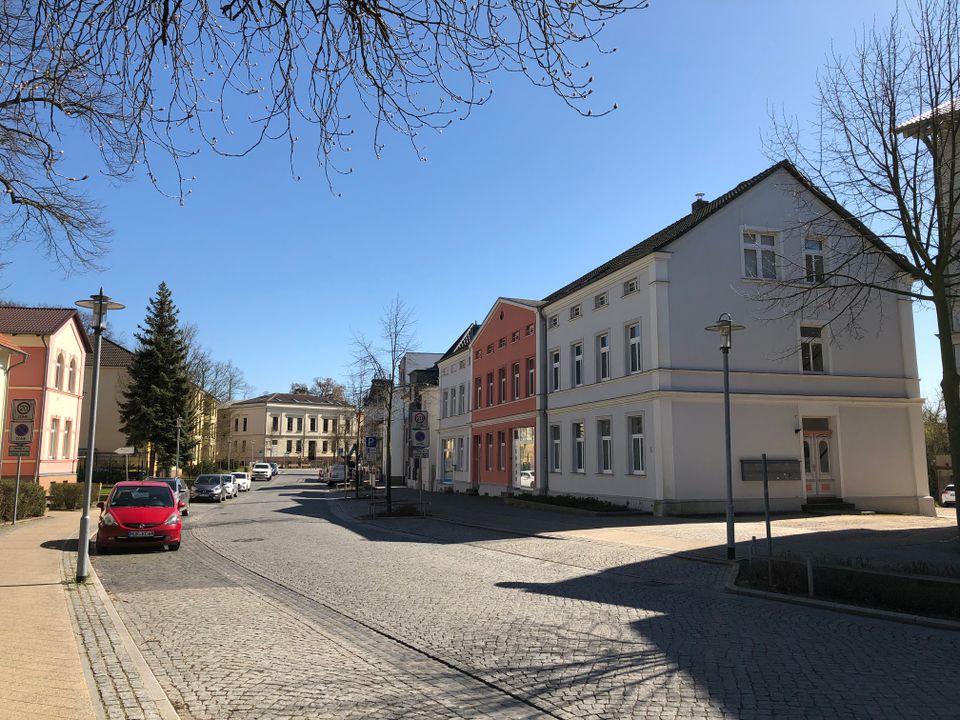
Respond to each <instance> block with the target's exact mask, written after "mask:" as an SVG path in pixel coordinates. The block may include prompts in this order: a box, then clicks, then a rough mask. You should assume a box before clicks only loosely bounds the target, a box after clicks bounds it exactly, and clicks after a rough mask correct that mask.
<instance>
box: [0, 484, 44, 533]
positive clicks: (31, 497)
mask: <svg viewBox="0 0 960 720" xmlns="http://www.w3.org/2000/svg"><path fill="white" fill-rule="evenodd" d="M16 485H17V484H16V481H15V480H0V520H3V521H7V522H9V521H10V520H13V504H14V503H13V501H14V495H15V494H16ZM46 510H47V494H46V493H45V492H44V491H43V488H42V487H40V485H38V484H37V483H35V482H33V481H32V480H22V479H21V480H20V502H19V504H18V507H17V518H18V519H19V518H28V517H40V516H41V515H43V514H44V513H45V512H46Z"/></svg>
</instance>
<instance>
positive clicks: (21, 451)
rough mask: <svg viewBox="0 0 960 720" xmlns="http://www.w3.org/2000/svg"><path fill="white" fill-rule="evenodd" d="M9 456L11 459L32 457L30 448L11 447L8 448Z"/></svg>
mask: <svg viewBox="0 0 960 720" xmlns="http://www.w3.org/2000/svg"><path fill="white" fill-rule="evenodd" d="M7 455H9V456H10V457H30V446H29V445H11V446H10V447H8V448H7Z"/></svg>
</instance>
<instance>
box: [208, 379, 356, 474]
mask: <svg viewBox="0 0 960 720" xmlns="http://www.w3.org/2000/svg"><path fill="white" fill-rule="evenodd" d="M218 427H219V432H218V436H219V437H218V440H219V442H218V449H217V455H218V458H219V459H220V460H230V461H231V462H241V463H254V462H261V461H263V462H273V463H277V464H278V465H280V466H282V467H286V466H288V465H304V464H309V465H319V464H325V463H327V462H330V461H332V460H333V459H334V458H335V457H338V456H339V455H340V454H341V452H349V451H350V450H351V449H352V448H353V446H354V444H355V443H356V441H357V426H356V420H355V416H354V410H353V408H352V407H351V406H350V405H349V404H348V403H345V402H342V401H339V400H333V399H331V398H325V397H319V396H317V395H308V394H300V393H296V394H292V393H271V394H269V395H261V396H259V397H255V398H250V399H249V400H238V401H235V402H232V403H225V404H224V405H222V406H221V408H220V412H219V418H218Z"/></svg>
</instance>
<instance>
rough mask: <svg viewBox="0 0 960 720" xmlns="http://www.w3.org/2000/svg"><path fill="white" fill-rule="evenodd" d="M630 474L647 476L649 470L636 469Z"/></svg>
mask: <svg viewBox="0 0 960 720" xmlns="http://www.w3.org/2000/svg"><path fill="white" fill-rule="evenodd" d="M630 474H631V475H633V476H634V477H646V476H647V471H646V470H634V471H633V472H632V473H630Z"/></svg>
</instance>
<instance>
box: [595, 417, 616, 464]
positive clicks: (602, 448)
mask: <svg viewBox="0 0 960 720" xmlns="http://www.w3.org/2000/svg"><path fill="white" fill-rule="evenodd" d="M597 436H598V437H597V439H598V441H599V443H600V444H599V447H598V448H597V449H598V451H599V452H598V459H599V461H600V472H602V473H611V472H613V437H612V435H611V430H610V420H609V418H607V419H604V420H597Z"/></svg>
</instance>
